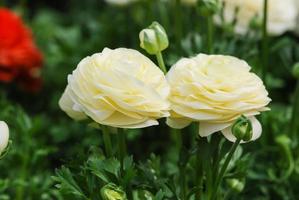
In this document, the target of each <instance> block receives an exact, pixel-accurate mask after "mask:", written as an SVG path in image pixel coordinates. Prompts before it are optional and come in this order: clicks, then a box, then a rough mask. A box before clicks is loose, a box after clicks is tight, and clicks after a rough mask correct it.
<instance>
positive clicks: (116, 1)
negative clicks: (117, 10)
mask: <svg viewBox="0 0 299 200" xmlns="http://www.w3.org/2000/svg"><path fill="white" fill-rule="evenodd" d="M105 1H106V2H107V3H109V4H111V5H115V6H125V5H128V4H130V3H133V2H135V1H137V0H105Z"/></svg>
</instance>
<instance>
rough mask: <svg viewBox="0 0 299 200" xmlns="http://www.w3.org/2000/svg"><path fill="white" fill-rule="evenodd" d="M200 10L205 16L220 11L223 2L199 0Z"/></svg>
mask: <svg viewBox="0 0 299 200" xmlns="http://www.w3.org/2000/svg"><path fill="white" fill-rule="evenodd" d="M198 4H199V11H200V13H201V14H202V15H203V16H209V15H213V14H216V13H218V12H220V10H221V7H222V4H221V3H220V1H219V0H201V1H198Z"/></svg>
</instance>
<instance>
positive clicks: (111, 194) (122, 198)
mask: <svg viewBox="0 0 299 200" xmlns="http://www.w3.org/2000/svg"><path fill="white" fill-rule="evenodd" d="M101 197H102V198H103V199H104V200H127V196H126V193H125V192H124V191H123V190H122V189H121V188H120V187H118V186H117V185H115V184H113V183H108V184H107V185H105V186H104V187H102V189H101Z"/></svg>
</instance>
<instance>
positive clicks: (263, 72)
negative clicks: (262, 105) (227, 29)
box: [262, 0, 269, 86]
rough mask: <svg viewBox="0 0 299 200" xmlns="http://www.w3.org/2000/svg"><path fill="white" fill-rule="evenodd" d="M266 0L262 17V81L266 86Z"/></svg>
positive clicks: (267, 54)
mask: <svg viewBox="0 0 299 200" xmlns="http://www.w3.org/2000/svg"><path fill="white" fill-rule="evenodd" d="M267 21H268V0H264V15H263V40H262V56H263V58H262V62H263V63H262V64H263V67H262V80H263V81H264V84H265V85H266V86H267V83H266V77H267V68H268V60H269V58H268V57H269V46H268V31H267V30H268V27H267V26H268V25H267V24H268V23H267Z"/></svg>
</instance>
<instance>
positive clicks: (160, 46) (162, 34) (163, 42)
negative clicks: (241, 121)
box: [139, 22, 169, 54]
mask: <svg viewBox="0 0 299 200" xmlns="http://www.w3.org/2000/svg"><path fill="white" fill-rule="evenodd" d="M139 39H140V47H141V48H143V49H145V50H146V51H147V52H148V53H149V54H157V53H158V52H161V51H163V50H164V49H166V48H167V47H168V44H169V42H168V37H167V34H166V31H165V29H164V28H163V27H162V26H161V25H160V24H159V23H158V22H153V23H152V24H151V25H150V26H149V27H148V28H146V29H143V30H142V31H141V32H140V33H139Z"/></svg>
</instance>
